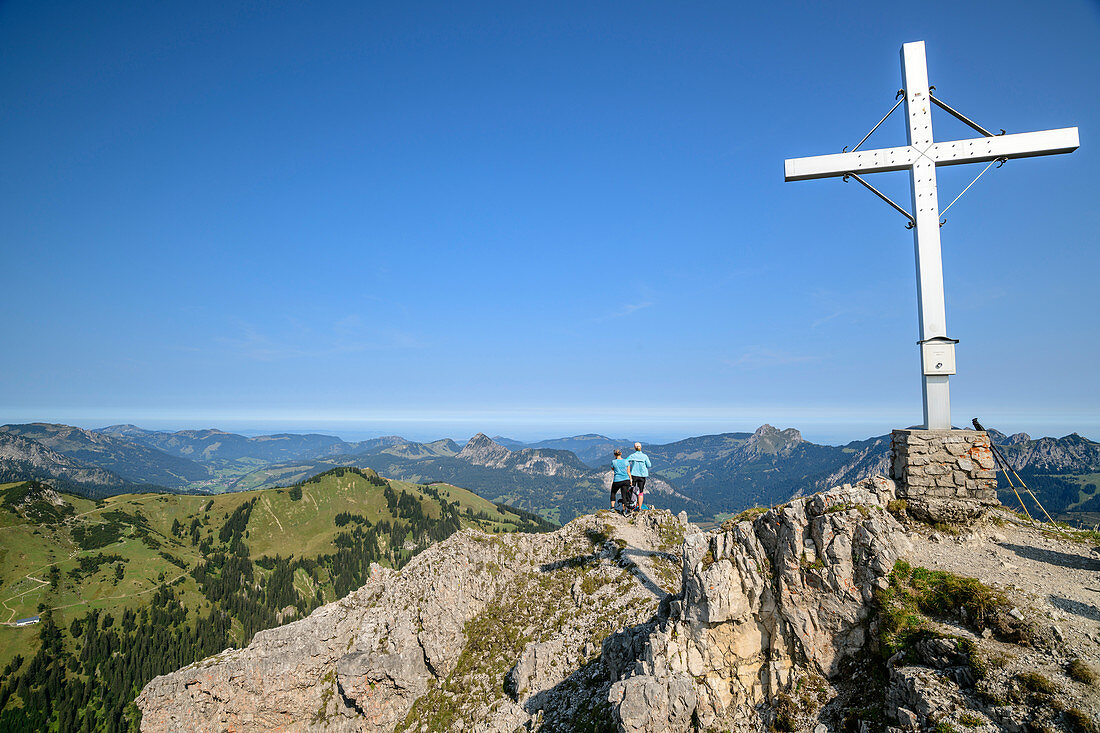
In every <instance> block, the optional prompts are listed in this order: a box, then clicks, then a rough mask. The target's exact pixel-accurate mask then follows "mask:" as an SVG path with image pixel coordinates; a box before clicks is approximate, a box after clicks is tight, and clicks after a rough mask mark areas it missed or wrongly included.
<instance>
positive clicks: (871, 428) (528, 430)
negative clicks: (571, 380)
mask: <svg viewBox="0 0 1100 733" xmlns="http://www.w3.org/2000/svg"><path fill="white" fill-rule="evenodd" d="M977 417H978V419H979V420H980V421H981V422H982V424H983V425H984V426H985V427H987V428H991V429H996V430H1000V431H1001V432H1003V433H1006V434H1009V435H1011V434H1013V433H1019V432H1023V433H1027V434H1028V435H1030V436H1031V437H1032V438H1041V437H1053V438H1060V437H1063V436H1065V435H1069V434H1070V433H1078V434H1079V435H1082V436H1083V437H1085V438H1088V439H1090V440H1096V438H1095V437H1094V436H1097V435H1100V424H1098V423H1097V422H1096V421H1091V422H1089V421H1080V422H1069V421H1065V420H1043V419H1041V418H1039V417H1038V416H1033V417H1032V418H1030V419H1020V418H1016V419H1002V418H999V417H998V416H997V415H996V414H995V413H989V414H988V415H987V416H984V417H983V416H982V415H978V416H977ZM0 421H2V423H3V424H10V423H30V422H41V423H55V424H64V425H72V426H74V427H79V428H83V429H86V430H95V429H99V428H105V427H108V426H111V425H124V424H132V425H136V426H138V427H140V428H144V429H147V430H159V431H165V432H174V431H177V430H205V429H217V430H224V431H226V432H230V433H238V434H240V435H246V436H250V437H251V436H257V435H270V434H274V433H297V434H305V433H319V434H324V435H332V436H335V437H337V438H340V439H341V440H345V441H349V442H352V441H359V440H368V439H370V438H377V437H382V436H384V435H398V436H401V437H403V438H407V439H409V440H415V441H420V442H428V441H432V440H440V439H443V438H451V439H452V440H455V441H456V442H459V443H464V442H465V441H466V440H469V439H470V438H471V437H473V436H474V435H476V434H477V433H484V434H486V435H489V436H490V437H497V436H500V437H503V438H509V439H512V440H517V441H521V442H524V443H536V442H539V441H543V440H552V439H556V438H566V437H574V436H578V435H587V434H598V435H604V436H606V437H609V438H614V439H622V440H624V441H630V442H632V441H635V440H640V441H642V442H644V443H671V442H674V441H677V440H682V439H684V438H690V437H697V436H701V435H714V434H718V433H751V432H754V431H755V430H756V429H757V428H759V427H760V426H761V425H764V424H769V425H772V426H773V427H776V428H778V429H780V430H784V429H787V428H795V429H797V430H798V431H799V432H800V433H801V434H802V437H803V438H805V439H806V440H809V441H811V442H814V443H818V444H823V445H843V444H846V443H850V442H852V441H858V440H866V439H867V438H872V437H875V436H878V435H885V434H887V433H889V432H890V431H891V430H893V429H896V428H903V427H908V425H904V424H901V423H896V424H889V423H888V422H887V421H883V420H870V419H866V418H859V417H855V418H852V419H849V420H846V421H838V420H833V421H830V420H827V419H824V418H821V417H805V418H802V419H799V418H798V417H794V416H789V415H786V416H784V415H776V416H773V417H772V418H771V419H769V418H768V417H767V416H766V415H762V416H761V418H760V419H758V420H756V421H753V420H751V419H748V418H744V417H742V418H721V417H703V416H689V415H682V416H679V417H677V418H676V419H671V420H670V419H659V418H658V419H651V420H646V419H644V418H641V417H639V418H638V419H636V420H633V421H618V422H617V421H614V420H607V419H591V420H580V419H575V418H567V417H562V416H557V417H555V418H554V419H550V420H542V421H537V422H536V421H535V417H534V416H533V417H532V418H531V419H526V420H522V419H518V418H517V417H515V416H513V417H511V418H510V419H509V418H505V417H503V416H501V415H469V416H465V417H462V416H455V415H449V416H442V417H431V416H418V417H415V418H411V417H406V418H405V419H401V418H397V417H392V416H391V417H387V418H380V419H373V420H372V419H354V418H345V419H333V418H317V419H312V420H311V419H309V418H305V417H295V418H290V419H279V418H277V417H265V418H260V419H247V418H244V419H242V418H225V417H223V418H210V419H204V418H202V417H196V416H191V417H183V418H170V417H169V418H158V417H135V416H132V415H131V416H129V417H127V416H126V415H125V414H124V413H121V414H117V415H114V416H113V417H112V416H106V415H105V416H102V417H95V416H77V415H70V416H68V417H66V416H64V415H47V416H45V417H42V416H33V417H32V416H22V417H20V416H11V415H8V416H3V415H0ZM955 425H956V427H962V428H969V427H970V421H969V418H968V419H966V420H960V419H956V421H955Z"/></svg>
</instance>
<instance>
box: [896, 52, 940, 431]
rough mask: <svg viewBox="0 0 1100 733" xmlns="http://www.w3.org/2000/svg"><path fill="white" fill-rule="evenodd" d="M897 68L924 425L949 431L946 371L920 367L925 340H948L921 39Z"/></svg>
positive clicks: (931, 428)
mask: <svg viewBox="0 0 1100 733" xmlns="http://www.w3.org/2000/svg"><path fill="white" fill-rule="evenodd" d="M901 71H902V78H903V79H904V80H905V116H906V118H907V122H908V125H907V126H906V129H907V130H908V132H909V146H910V147H911V148H913V149H914V150H915V151H916V152H917V153H918V155H917V156H916V159H915V160H914V161H913V165H912V167H911V168H910V169H909V181H910V184H911V186H910V190H911V191H912V195H913V209H912V211H913V248H914V250H915V253H916V261H917V317H918V319H919V321H920V340H921V347H922V348H921V354H922V355H921V361H922V368H921V378H922V380H923V382H922V383H923V387H924V389H923V398H924V425H925V427H926V428H927V429H929V430H950V429H951V394H950V391H949V386H948V379H950V377H949V376H948V375H946V374H927V373H926V371H927V370H925V369H924V368H923V358H924V357H923V352H924V348H923V347H924V344H925V343H926V342H927V341H928V340H929V339H934V338H947V307H946V305H945V301H944V295H943V261H942V258H941V254H940V205H939V200H938V197H937V194H936V161H935V160H934V159H933V158H930V157H928V156H927V155H926V153H927V152H928V151H929V149H930V148H931V147H932V139H933V138H932V100H931V99H930V97H929V90H928V64H927V61H926V60H925V56H924V41H917V42H915V43H906V44H905V45H904V46H902V47H901Z"/></svg>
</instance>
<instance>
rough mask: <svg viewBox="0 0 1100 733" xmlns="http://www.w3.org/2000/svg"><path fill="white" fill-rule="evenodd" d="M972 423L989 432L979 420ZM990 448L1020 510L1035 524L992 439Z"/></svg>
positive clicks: (972, 419) (976, 419)
mask: <svg viewBox="0 0 1100 733" xmlns="http://www.w3.org/2000/svg"><path fill="white" fill-rule="evenodd" d="M970 422H972V423H974V429H975V430H981V431H982V432H983V433H984V432H987V431H986V429H985V428H983V427H982V424H981V423H980V422H978V418H976V417H975V418H971V420H970ZM989 447H990V449H991V452H992V453H993V458H994V459H996V461H997V468H999V469H1001V473H1003V474H1004V476H1005V481H1007V482H1008V487H1009V488H1010V489H1012V493H1013V494H1015V495H1016V501H1018V502H1020V508H1021V509H1023V510H1024V514H1026V515H1027V519H1028V521H1029V522H1034V521H1035V519H1034V518H1033V517H1032V516H1031V512H1029V511H1028V510H1027V505H1026V504H1024V500H1023V499H1022V498H1020V492H1018V491H1016V485H1015V484H1014V483H1012V477H1011V476H1009V475H1008V471H1006V470H1005V468H1004V464H1003V463H1002V462H1001V458H1000V451H999V450H997V446H996V445H994V444H993V439H992V438H990V439H989Z"/></svg>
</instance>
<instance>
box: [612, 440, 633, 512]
mask: <svg viewBox="0 0 1100 733" xmlns="http://www.w3.org/2000/svg"><path fill="white" fill-rule="evenodd" d="M611 470H612V471H614V474H613V475H612V476H611V511H615V496H616V495H618V494H621V495H622V503H623V509H622V513H623V514H626V512H627V510H628V509H629V508H630V494H631V489H630V464H629V463H628V462H627V460H626V459H625V458H623V452H622V451H621V450H619V449H618V448H616V449H615V458H614V459H613V460H612V461H611Z"/></svg>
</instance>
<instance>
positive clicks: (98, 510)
mask: <svg viewBox="0 0 1100 733" xmlns="http://www.w3.org/2000/svg"><path fill="white" fill-rule="evenodd" d="M14 485H16V484H3V485H0V490H3V489H4V488H10V487H11V486H14ZM390 485H391V486H392V487H393V490H394V491H395V492H397V493H398V494H400V493H401V491H402V490H404V491H407V492H408V493H410V494H413V495H415V496H417V497H418V498H420V499H421V504H422V506H423V507H424V510H425V512H426V513H428V514H430V515H431V516H433V517H438V516H439V514H440V511H439V504H438V503H437V502H436V501H435V500H434V499H433V498H431V497H430V496H428V495H427V494H426V493H425V492H424V491H423V490H422V488H421V487H419V486H417V485H416V484H411V483H406V482H402V481H391V482H390ZM301 488H302V498H301V499H300V500H298V501H293V500H292V499H291V495H290V491H289V490H287V489H266V490H259V491H246V492H240V493H232V494H219V495H215V496H187V495H175V494H123V495H119V496H114V497H111V498H109V499H106V500H105V501H103V502H101V503H100V504H98V505H97V503H96V502H94V501H91V500H88V499H84V498H82V497H77V496H72V495H68V494H65V495H63V498H64V499H65V500H66V501H67V502H69V503H70V504H71V505H72V506H73V509H74V510H75V512H76V516H75V517H72V518H70V519H69V520H68V521H67V522H65V523H63V524H61V525H36V524H34V523H32V522H29V521H28V520H27V519H26V518H25V517H23V516H21V515H19V514H15V513H12V512H11V511H7V510H5V509H3V508H0V601H2V604H0V622H9V621H13V620H15V619H18V618H24V617H27V616H34V615H36V614H37V613H38V610H37V609H38V605H39V604H40V603H44V604H45V605H46V606H47V607H50V608H55V609H57V612H56V614H57V615H56V616H55V618H57V623H58V625H59V626H60V627H61V628H63V629H67V628H68V625H69V624H70V623H71V621H72V619H73V618H76V617H79V616H83V615H84V614H85V613H86V612H87V611H88V610H90V609H92V608H98V609H104V610H106V611H108V612H110V613H113V614H114V615H115V616H116V617H117V616H118V615H119V614H120V613H121V611H122V610H123V609H124V608H126V607H138V606H140V605H142V604H143V603H144V602H145V600H146V599H145V596H147V595H148V594H149V593H151V592H152V591H153V590H155V589H156V588H157V587H158V586H159V585H160V584H161V583H162V582H170V581H172V580H173V579H175V578H177V577H179V576H181V575H183V576H184V579H183V582H182V584H181V586H179V588H180V590H181V592H182V594H183V596H184V598H185V599H186V600H185V603H186V605H188V607H190V608H196V609H197V608H202V609H204V610H205V609H207V608H208V607H209V604H208V602H207V601H206V599H205V598H203V597H202V595H201V594H200V593H199V591H198V587H197V585H196V583H195V581H194V580H193V579H192V578H191V577H190V576H189V575H186V573H187V572H189V571H190V569H191V568H193V567H194V566H195V564H196V563H198V562H199V561H200V560H201V554H200V553H199V550H198V547H196V546H192V545H191V540H190V536H189V534H188V533H187V530H188V529H189V527H190V525H191V522H192V520H193V519H194V518H196V517H197V518H198V519H199V520H200V523H201V524H200V538H201V537H212V538H213V539H214V540H217V535H218V531H219V530H220V528H221V527H222V525H223V524H224V523H225V518H226V515H232V513H233V511H234V510H235V509H236V508H237V507H239V506H240V505H241V504H243V503H244V502H246V501H250V500H251V499H253V498H255V497H259V500H258V501H257V503H256V506H255V508H254V509H253V511H252V514H251V518H250V520H249V523H248V537H247V539H246V540H245V541H246V543H247V544H248V546H249V549H250V551H251V556H252V558H253V559H256V558H259V557H262V556H264V555H270V556H275V555H283V556H286V555H288V554H293V555H295V556H296V557H316V556H317V555H320V554H326V553H331V552H333V551H334V550H335V545H334V544H333V539H334V538H335V536H336V535H337V534H338V533H340V532H343V531H346V530H347V529H350V527H349V526H345V527H337V526H336V524H335V521H334V520H335V517H336V515H337V514H339V513H341V512H348V513H351V514H361V515H363V516H365V517H367V518H368V519H370V521H371V522H373V523H377V522H379V521H383V520H388V521H391V522H392V521H395V520H394V518H393V516H392V515H391V514H390V512H389V510H388V508H387V504H386V501H385V498H384V497H383V495H382V488H381V487H378V486H375V485H372V484H371V483H369V482H368V481H366V480H365V479H363V478H362V477H360V476H358V475H356V474H352V473H349V474H345V475H344V476H326V477H324V478H323V479H321V480H320V481H318V482H314V483H306V484H304V485H303V486H302V487H301ZM432 489H434V490H436V491H438V492H439V495H440V496H441V497H442V498H444V499H446V500H447V501H449V502H458V504H459V506H460V513H461V514H463V515H465V509H466V508H469V509H470V510H471V511H472V512H473V513H474V514H477V513H478V512H484V513H485V514H487V515H488V516H489V517H490V519H489V520H483V519H476V520H475V519H471V518H467V517H465V516H463V519H462V524H463V526H474V525H476V526H480V527H482V528H484V529H486V530H487V531H500V532H509V531H515V530H516V529H518V527H519V520H518V519H517V517H516V516H515V515H513V514H510V513H505V512H501V511H500V510H499V509H498V508H497V507H496V506H495V505H494V504H493V503H492V502H490V501H488V500H486V499H483V498H482V497H480V496H478V495H477V494H474V493H473V492H470V491H467V490H465V489H460V488H456V487H453V486H448V485H445V484H438V485H434V486H433V487H432ZM208 504H210V508H209V509H208V510H207V511H205V512H204V511H203V509H204V508H205V507H206V506H207V505H208ZM113 511H121V512H124V513H126V514H128V515H133V516H136V515H138V514H139V513H140V515H142V516H144V517H145V518H146V520H147V521H148V524H149V526H150V527H151V529H152V530H153V532H152V534H151V536H152V538H153V539H154V540H155V541H156V542H159V543H160V545H161V546H160V547H159V548H155V549H154V548H152V547H149V546H148V544H147V543H146V542H143V541H142V540H141V538H140V536H139V533H138V531H137V530H136V529H135V528H134V527H132V526H130V527H127V528H126V530H125V531H124V533H123V535H122V537H121V538H120V539H119V541H117V542H115V543H113V544H110V545H108V546H106V547H102V548H98V549H93V550H82V549H81V548H80V547H79V546H78V545H77V543H76V542H75V541H74V539H73V529H74V528H76V527H78V526H85V527H87V526H91V525H93V524H95V523H102V522H104V521H105V520H104V514H105V513H109V512H113ZM173 521H178V522H179V523H180V525H182V527H183V530H184V532H183V537H182V538H180V537H174V536H173V535H172V532H171V528H172V524H173ZM161 551H164V552H167V553H169V554H171V555H173V556H174V557H176V558H178V559H180V560H181V561H183V562H184V563H185V565H186V568H185V569H181V568H179V567H177V566H176V565H174V564H172V563H171V562H169V561H168V560H166V559H165V558H163V557H162V556H161V555H160V554H159V553H160V552H161ZM99 554H104V555H119V556H121V557H122V558H123V562H124V564H125V574H124V577H123V579H122V580H119V581H116V579H115V562H110V563H107V564H104V565H102V566H100V568H99V569H98V571H97V572H94V573H92V574H89V575H88V576H86V577H83V578H81V579H79V580H77V579H74V578H72V577H71V576H70V571H71V570H73V569H74V568H77V567H78V566H79V563H80V559H81V558H82V557H85V558H87V557H92V556H95V555H99ZM51 565H56V566H57V568H58V569H59V570H60V572H61V583H60V584H59V587H58V588H57V589H55V590H50V589H49V583H48V580H49V572H50V566H51ZM162 574H163V579H162ZM28 576H30V577H28ZM298 576H301V577H298ZM34 578H37V579H39V580H40V581H42V582H38V581H37V580H34ZM295 581H296V582H295V585H296V586H297V587H298V588H299V592H300V593H302V594H303V595H305V594H312V591H313V586H312V585H311V581H310V580H308V579H307V578H305V574H304V573H303V572H301V571H299V572H298V574H297V576H296V578H295ZM322 592H323V593H324V597H325V600H326V601H332V600H335V598H334V594H333V592H332V589H331V588H323V589H322ZM37 644H38V629H37V627H36V626H29V627H23V628H15V627H13V626H0V666H2V665H4V664H6V663H7V662H8V660H10V659H11V658H12V657H13V656H14V655H16V654H22V655H23V656H24V657H28V658H29V657H30V656H31V655H32V654H33V650H34V649H35V648H36V647H37Z"/></svg>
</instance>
